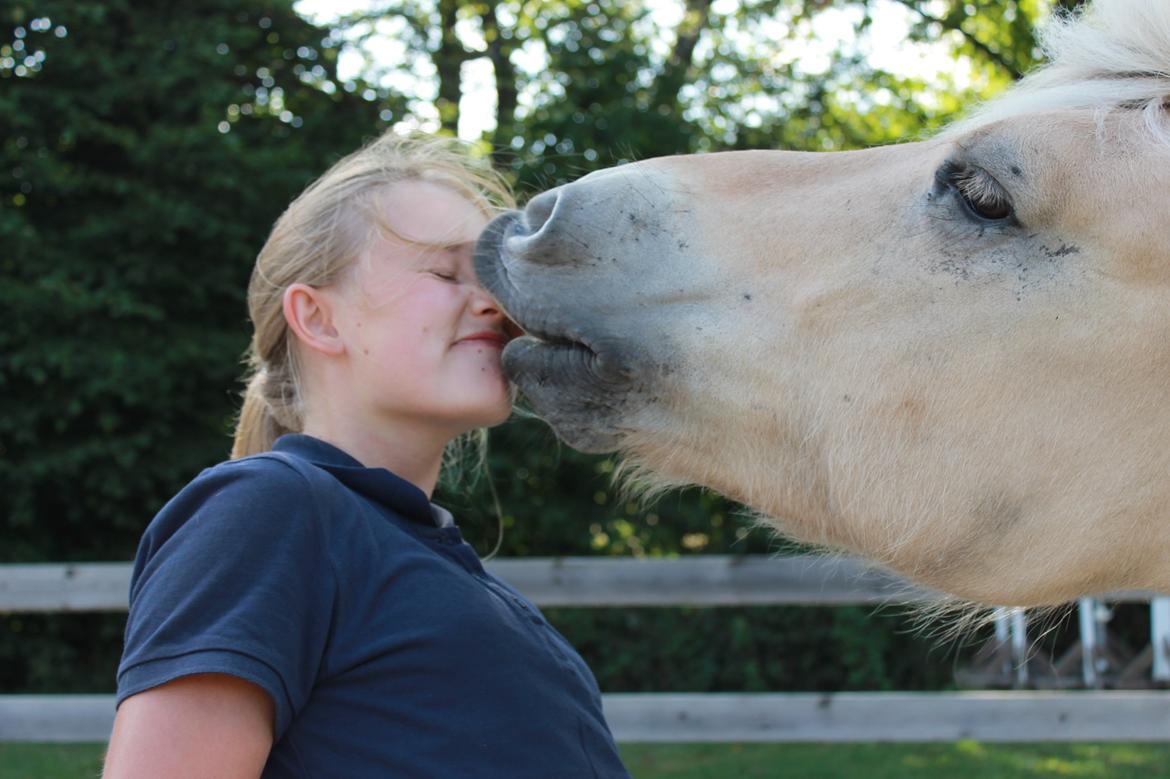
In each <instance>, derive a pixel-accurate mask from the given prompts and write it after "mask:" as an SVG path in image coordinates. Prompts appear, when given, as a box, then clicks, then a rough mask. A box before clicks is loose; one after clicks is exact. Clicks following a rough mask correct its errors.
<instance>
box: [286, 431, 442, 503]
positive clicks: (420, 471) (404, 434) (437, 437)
mask: <svg viewBox="0 0 1170 779" xmlns="http://www.w3.org/2000/svg"><path fill="white" fill-rule="evenodd" d="M303 432H304V433H305V434H306V435H311V436H313V437H314V438H319V439H321V440H322V441H325V442H326V443H329V444H332V445H334V446H336V447H337V448H338V449H341V450H342V451H344V452H345V453H346V454H348V455H350V456H351V457H353V458H354V459H356V460H357V461H358V462H360V463H361V464H362V465H364V466H366V467H367V468H385V469H387V470H389V471H391V472H393V473H394V474H395V475H396V476H400V477H401V478H403V479H406V480H407V481H408V482H410V483H411V484H413V485H415V486H416V487H418V488H419V489H420V490H422V491H423V492H425V493H426V494H427V497H428V498H429V497H430V496H431V494H432V493H433V492H434V490H435V484H436V482H438V480H439V470H440V468H441V467H442V464H443V450H444V449H445V448H446V446H447V443H448V441H450V438H451V437H450V436H449V435H446V434H442V433H439V432H438V431H436V430H434V429H433V428H432V427H430V426H426V427H424V426H412V425H409V424H405V423H404V424H398V425H395V426H393V428H392V429H380V428H379V427H377V426H374V425H368V424H365V423H361V424H359V423H357V422H355V421H346V420H337V419H321V418H312V417H310V418H308V419H306V420H305V425H304V430H303Z"/></svg>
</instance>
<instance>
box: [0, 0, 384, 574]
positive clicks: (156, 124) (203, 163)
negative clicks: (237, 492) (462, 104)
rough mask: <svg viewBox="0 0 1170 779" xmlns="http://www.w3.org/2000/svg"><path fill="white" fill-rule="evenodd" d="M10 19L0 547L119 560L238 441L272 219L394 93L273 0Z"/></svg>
mask: <svg viewBox="0 0 1170 779" xmlns="http://www.w3.org/2000/svg"><path fill="white" fill-rule="evenodd" d="M0 36H3V37H0V41H2V42H3V43H2V46H0V170H2V171H3V172H4V175H2V176H0V204H2V205H0V245H3V246H4V250H3V253H2V255H0V274H2V276H0V278H2V283H0V305H2V306H3V308H4V310H5V312H6V313H7V316H8V321H9V325H8V326H7V327H5V328H3V331H2V333H0V393H2V394H3V398H4V404H3V405H4V408H3V412H0V496H2V497H0V528H3V535H4V539H5V540H4V543H3V544H0V559H3V560H35V559H48V560H54V559H56V560H65V559H103V558H114V559H125V558H126V556H127V554H128V553H129V552H130V551H132V550H133V548H134V543H135V538H136V537H137V535H138V534H139V533H140V532H141V529H142V527H143V522H144V520H145V519H146V518H149V517H150V516H151V515H152V514H153V513H154V512H155V511H157V509H158V508H159V506H160V505H161V504H162V502H163V501H164V500H165V499H166V498H167V497H168V496H169V494H171V493H173V491H174V490H175V489H176V488H177V487H178V486H180V485H181V484H182V483H183V482H184V481H186V480H187V479H189V478H191V476H192V475H193V474H194V473H196V472H197V471H198V470H199V469H200V468H202V467H204V466H206V465H207V464H209V463H210V462H214V461H215V460H216V459H220V458H221V457H222V456H224V455H225V454H226V450H227V440H226V439H225V437H224V434H225V430H226V429H227V427H228V424H229V420H230V418H231V416H232V414H233V410H234V408H235V405H236V403H235V398H234V397H233V395H234V392H235V384H234V382H235V379H236V377H237V375H238V373H239V371H240V367H239V364H238V360H239V356H240V354H241V353H242V351H243V349H244V347H245V345H246V343H247V337H248V329H247V327H246V310H245V307H244V302H243V293H244V289H245V287H246V284H247V278H248V274H249V272H250V269H251V265H252V260H253V258H254V257H255V253H256V251H257V249H258V247H259V246H260V244H261V243H262V242H263V238H264V235H265V234H266V232H267V230H268V228H269V227H270V225H271V223H272V220H273V219H274V218H275V217H276V215H277V214H279V212H280V211H281V210H282V209H283V207H284V205H285V204H286V203H287V202H288V201H289V199H290V198H291V197H292V196H293V195H294V194H295V193H296V192H297V191H299V189H300V188H302V187H303V186H304V185H305V184H306V183H307V182H308V181H309V180H310V179H311V178H313V177H314V176H315V175H317V174H318V173H319V172H320V171H321V170H322V169H323V168H324V167H326V165H327V164H328V163H329V162H330V161H332V160H333V159H335V158H336V157H337V156H339V155H340V154H341V153H343V152H346V151H349V150H352V149H353V148H354V147H356V146H357V145H358V144H359V143H360V142H361V140H362V138H363V137H364V136H370V135H373V134H375V133H376V132H378V130H379V128H380V127H381V126H382V125H383V124H384V121H383V120H381V119H380V118H379V110H380V108H381V109H382V110H391V111H392V110H393V105H394V101H393V100H392V99H391V98H390V97H389V96H388V95H381V96H379V95H375V94H371V92H370V91H369V87H366V86H365V85H359V84H349V85H346V84H341V83H339V82H338V81H337V79H336V76H335V63H336V57H337V49H336V47H335V46H334V44H333V43H332V41H331V40H330V39H329V34H328V31H325V30H320V29H317V28H315V27H313V26H312V25H310V24H308V23H307V22H305V21H304V20H303V19H301V18H300V17H299V16H297V15H296V14H295V13H293V11H292V9H291V6H290V3H289V2H281V1H280V0H268V1H265V2H243V3H241V2H228V0H204V1H203V2H201V3H199V4H194V5H193V4H174V3H165V2H158V1H157V0H156V1H155V2H134V3H131V2H129V0H101V1H100V2H99V1H96V0H95V1H93V2H86V1H85V0H69V1H68V2H66V1H65V0H35V1H32V0H30V1H29V2H24V1H23V0H18V1H17V2H12V0H9V2H7V3H6V4H5V5H4V6H2V10H0ZM359 92H366V94H365V95H364V96H363V95H361V94H359ZM379 97H380V98H381V103H382V105H379V104H377V103H375V102H374V100H373V99H375V98H379ZM386 116H390V114H386Z"/></svg>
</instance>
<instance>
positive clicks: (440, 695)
mask: <svg viewBox="0 0 1170 779" xmlns="http://www.w3.org/2000/svg"><path fill="white" fill-rule="evenodd" d="M208 672H214V673H226V674H231V675H234V676H237V677H240V678H243V679H247V680H249V681H251V682H254V683H256V684H258V685H260V686H261V687H262V688H263V689H265V690H266V691H267V692H268V694H269V695H271V696H272V700H273V701H274V702H275V706H276V742H275V744H274V745H273V749H272V753H271V756H270V757H269V760H268V765H267V767H266V768H265V770H264V774H263V776H264V777H269V778H275V777H298V778H299V779H304V778H307V777H311V778H312V779H321V778H322V777H346V778H347V779H365V778H367V777H370V778H373V777H452V778H453V779H455V778H458V779H462V778H464V777H467V778H473V777H485V778H488V777H490V778H491V779H500V778H501V777H508V778H509V779H521V778H523V777H533V778H536V777H539V778H540V779H576V778H577V777H580V778H581V779H609V778H610V777H628V776H629V774H628V773H627V772H626V770H625V768H623V766H622V764H621V761H620V759H619V757H618V753H617V749H616V747H615V745H614V742H613V738H612V736H611V735H610V733H609V729H608V728H607V726H606V724H605V720H604V719H603V717H602V712H601V695H600V692H599V691H598V688H597V682H596V680H595V679H594V678H593V675H592V673H591V672H590V671H589V668H588V667H587V666H586V665H585V663H584V661H583V660H582V659H581V657H580V656H579V655H578V654H577V653H576V652H575V651H574V650H573V648H572V647H570V646H569V644H568V642H567V641H566V640H565V639H564V638H563V637H562V636H561V635H560V634H559V633H558V632H557V631H556V630H554V629H553V628H552V627H551V626H550V625H549V624H548V622H547V621H545V619H544V617H543V616H542V615H541V613H540V611H539V610H538V609H537V608H536V606H535V605H533V604H532V603H531V602H529V601H528V600H527V599H526V598H524V597H523V596H522V595H520V593H518V592H517V591H516V590H514V589H513V588H512V587H510V586H508V585H507V584H505V583H504V582H503V581H501V580H499V579H497V578H495V577H494V576H492V575H491V574H489V573H487V572H486V571H485V570H484V568H483V566H482V565H481V564H480V561H479V558H478V557H477V556H476V554H475V552H474V551H473V550H472V548H471V547H470V546H469V545H468V544H467V543H466V542H464V541H463V539H462V537H461V536H460V533H459V529H458V528H457V527H455V526H454V525H449V526H447V527H440V526H439V525H438V524H437V523H436V512H435V511H434V510H433V508H432V506H431V504H430V502H429V501H428V499H427V496H426V495H425V494H424V493H423V492H422V491H421V490H420V489H418V488H417V487H415V486H414V485H412V484H410V483H409V482H407V481H405V480H403V479H400V478H399V477H397V476H395V475H394V474H392V473H390V472H389V471H387V470H385V469H383V468H365V467H363V466H362V465H361V463H359V462H358V461H357V460H355V459H353V458H352V457H350V456H349V455H347V454H346V453H344V452H342V451H341V450H340V449H337V448H336V447H333V446H331V445H329V444H327V443H325V442H323V441H320V440H318V439H315V438H311V437H309V436H305V435H289V436H284V437H282V438H281V439H280V440H278V441H277V442H276V446H275V447H274V450H273V451H272V452H268V453H265V454H260V455H255V456H252V457H246V458H243V459H240V460H233V461H229V462H225V463H221V464H219V465H216V466H214V467H212V468H209V469H207V470H206V471H204V472H203V473H201V474H200V475H199V476H198V477H197V478H196V479H195V480H194V481H192V482H191V483H190V484H189V485H187V487H185V488H184V489H183V490H182V491H181V492H180V493H179V494H178V495H176V496H175V497H174V498H173V499H172V500H171V501H170V502H169V503H167V505H166V506H165V507H163V509H162V511H161V512H159V514H158V516H156V517H155V518H154V520H153V521H152V522H151V523H150V525H149V527H147V529H146V532H145V535H144V536H143V538H142V542H141V544H140V546H139V548H138V555H137V558H136V560H135V564H134V575H133V579H132V581H131V585H130V616H129V621H128V623H127V626H126V645H125V650H124V653H123V656H122V662H121V664H120V666H119V668H118V702H119V704H120V703H121V702H122V701H123V700H125V699H126V698H127V697H128V696H131V695H134V694H135V693H138V692H142V691H143V690H147V689H150V688H151V687H155V686H157V685H160V684H164V683H165V682H168V681H171V680H173V679H176V678H178V677H181V676H186V675H189V674H195V673H208Z"/></svg>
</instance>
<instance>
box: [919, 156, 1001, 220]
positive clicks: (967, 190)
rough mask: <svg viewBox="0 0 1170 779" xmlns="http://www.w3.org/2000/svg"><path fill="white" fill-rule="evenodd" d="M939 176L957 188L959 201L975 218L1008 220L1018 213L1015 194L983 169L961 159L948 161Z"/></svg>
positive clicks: (941, 182)
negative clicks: (1013, 202)
mask: <svg viewBox="0 0 1170 779" xmlns="http://www.w3.org/2000/svg"><path fill="white" fill-rule="evenodd" d="M936 178H937V179H938V182H939V184H942V185H943V186H945V187H947V188H948V189H951V190H952V191H954V193H955V195H956V196H957V197H958V198H959V202H961V203H962V204H963V207H964V208H966V209H967V212H968V213H970V214H971V216H972V217H974V218H975V219H979V220H981V221H984V222H1005V221H1007V220H1009V219H1012V218H1013V217H1014V216H1015V208H1014V206H1012V199H1011V196H1010V195H1008V193H1007V190H1005V189H1004V188H1003V186H1001V185H1000V183H999V182H998V181H996V180H995V177H994V176H992V175H991V174H990V173H988V172H987V171H985V170H983V168H977V167H975V166H974V165H967V164H965V163H961V162H946V163H944V164H943V166H942V167H941V168H939V171H938V173H937V174H936Z"/></svg>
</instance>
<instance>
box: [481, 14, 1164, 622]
mask: <svg viewBox="0 0 1170 779" xmlns="http://www.w3.org/2000/svg"><path fill="white" fill-rule="evenodd" d="M1054 40H1055V43H1056V46H1057V49H1058V50H1057V51H1056V52H1055V58H1054V61H1053V64H1051V65H1050V66H1049V67H1048V68H1046V69H1045V70H1042V71H1040V72H1039V73H1037V74H1036V75H1034V76H1032V77H1030V78H1029V79H1027V80H1025V81H1024V82H1023V83H1022V84H1021V85H1019V86H1018V87H1017V88H1016V90H1014V91H1013V92H1012V93H1010V94H1009V95H1008V96H1007V97H1005V98H1003V99H1001V100H1000V101H999V102H997V103H995V104H992V105H990V106H988V107H987V108H986V109H985V110H984V111H983V112H982V113H981V114H980V115H978V116H976V117H975V118H973V119H972V120H970V121H968V122H967V123H965V124H964V125H962V126H959V127H956V128H954V129H952V130H951V131H949V132H947V133H945V134H944V135H942V136H940V137H937V138H934V139H932V140H928V141H925V142H920V143H908V144H904V145H899V146H892V147H887V148H881V149H873V150H869V151H862V152H845V153H834V154H797V153H786V152H771V151H760V152H734V153H725V154H710V155H700V156H688V157H673V158H664V159H657V160H648V161H646V162H641V163H638V164H634V165H627V166H623V167H621V168H617V169H613V170H608V171H602V172H600V173H597V174H594V175H591V176H587V177H585V178H584V179H582V180H580V181H578V182H576V183H573V184H570V185H567V186H565V187H561V188H558V189H556V190H552V191H550V192H546V193H544V194H542V195H540V196H538V197H537V198H535V199H533V200H532V202H531V203H530V204H529V205H528V207H527V209H526V210H525V211H524V212H523V213H517V214H511V215H506V216H504V217H501V218H500V219H499V220H498V221H497V222H495V223H494V224H493V225H492V227H491V228H489V231H488V233H487V234H485V236H484V238H483V239H481V244H480V250H479V253H478V257H477V269H478V272H479V274H480V276H481V279H482V281H483V282H484V283H485V284H486V285H487V286H488V288H489V289H491V291H492V292H493V293H494V294H495V295H496V296H497V297H498V298H499V300H500V301H501V303H502V304H503V305H504V306H505V307H506V308H507V310H508V311H509V313H511V314H512V315H513V316H514V317H516V318H517V320H518V321H519V322H520V323H521V324H522V325H523V326H524V327H525V329H526V330H527V331H528V332H529V334H530V335H529V337H526V338H522V339H519V340H517V341H515V342H513V343H512V344H510V345H509V346H508V348H507V349H506V350H505V353H504V363H505V367H506V370H507V371H508V373H509V375H511V376H512V377H513V378H514V379H515V381H516V382H517V383H518V384H519V385H520V387H521V388H522V389H523V391H524V392H525V394H526V395H527V396H528V397H529V398H530V399H531V401H532V403H533V405H534V406H535V408H536V410H537V411H538V412H539V413H540V414H541V415H543V416H544V417H545V418H547V419H548V420H549V421H550V422H551V423H552V424H553V426H554V427H555V428H556V429H557V430H558V431H559V433H560V434H561V435H562V436H563V437H564V438H565V440H566V441H568V442H569V443H570V444H572V445H574V446H577V447H579V448H582V449H586V450H594V451H603V450H620V451H622V452H623V453H625V454H626V455H627V456H628V457H629V458H630V459H631V460H632V461H633V462H634V463H635V464H637V465H638V466H640V468H641V469H642V471H643V473H644V474H647V475H649V478H651V479H654V480H656V481H658V482H659V483H699V484H704V485H707V486H710V487H713V488H715V489H718V490H720V491H722V492H724V493H726V494H728V495H729V496H731V497H734V498H736V499H738V500H741V501H743V502H744V503H747V504H748V505H750V506H753V507H755V508H757V509H759V510H761V511H762V512H765V513H767V514H768V515H770V516H772V517H774V518H775V519H776V522H777V524H778V525H779V526H780V527H782V529H783V530H784V531H785V532H786V533H789V534H791V535H793V536H796V537H798V538H802V539H806V540H810V541H813V542H818V543H824V544H827V545H831V546H835V547H843V548H846V549H850V550H853V551H856V552H860V553H862V554H865V555H867V556H869V557H872V558H875V559H877V560H880V561H882V562H885V563H887V564H889V565H891V566H893V567H894V568H896V569H898V570H900V571H902V572H904V573H906V574H908V575H910V576H912V577H914V578H917V579H919V580H921V581H924V582H926V583H928V584H931V585H933V586H937V587H940V588H943V589H947V590H950V591H952V592H955V593H957V594H960V595H963V596H966V597H970V598H974V599H978V600H984V601H990V602H999V603H1026V604H1030V603H1045V602H1054V601H1059V600H1062V599H1066V598H1069V597H1071V596H1075V595H1077V594H1081V593H1085V592H1092V591H1099V590H1104V589H1110V588H1121V587H1142V586H1147V587H1160V588H1170V390H1168V389H1167V387H1168V386H1170V209H1167V207H1166V203H1167V202H1170V118H1168V117H1167V109H1166V106H1165V105H1164V101H1165V100H1166V99H1167V98H1168V97H1170V75H1168V74H1170V6H1166V5H1165V4H1164V3H1163V2H1162V0H1151V2H1146V3H1138V2H1135V1H1134V0H1125V1H1124V2H1119V1H1115V2H1104V1H1103V0H1100V1H1099V2H1098V5H1097V8H1096V9H1095V11H1094V12H1093V13H1092V14H1090V15H1089V16H1087V17H1086V18H1085V19H1083V20H1081V21H1079V22H1076V23H1070V24H1068V25H1066V26H1063V27H1060V28H1059V29H1058V30H1057V33H1056V37H1055V39H1054ZM1062 42H1063V43H1064V44H1066V45H1065V48H1063V49H1062V48H1061V44H1062ZM1070 42H1071V43H1070ZM1143 52H1144V53H1143ZM1121 54H1125V55H1126V56H1128V57H1130V60H1131V61H1124V60H1123V59H1122V58H1121ZM1107 55H1108V56H1107ZM1095 57H1096V59H1095Z"/></svg>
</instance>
